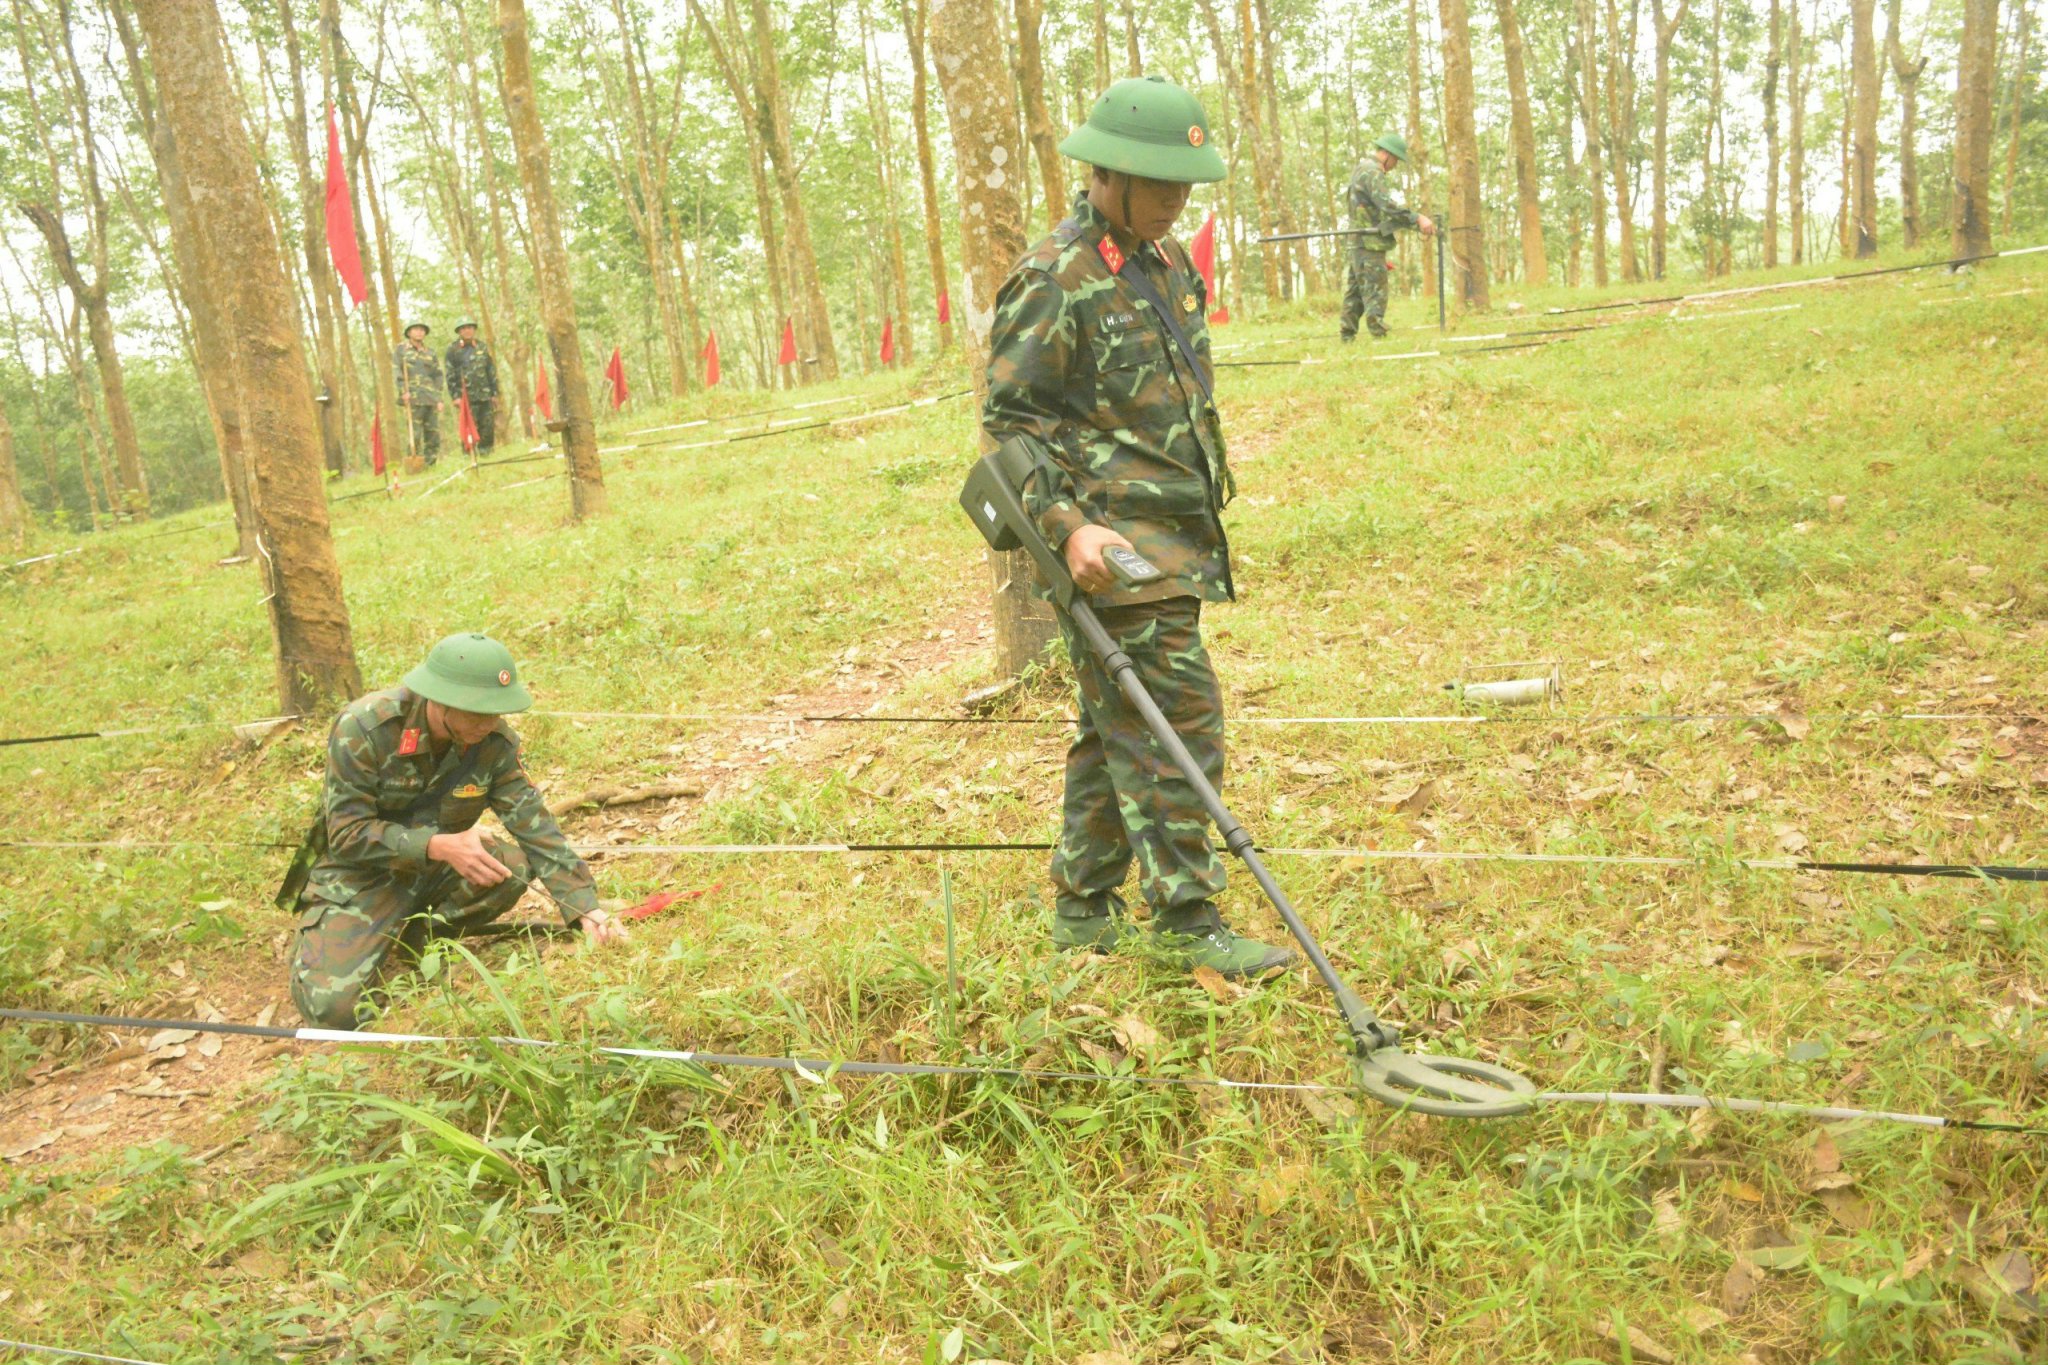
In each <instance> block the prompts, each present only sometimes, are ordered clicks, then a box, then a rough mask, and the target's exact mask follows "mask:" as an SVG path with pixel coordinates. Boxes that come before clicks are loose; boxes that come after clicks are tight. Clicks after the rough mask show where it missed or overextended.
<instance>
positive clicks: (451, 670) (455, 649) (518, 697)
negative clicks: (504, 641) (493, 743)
mask: <svg viewBox="0 0 2048 1365" xmlns="http://www.w3.org/2000/svg"><path fill="white" fill-rule="evenodd" d="M405 685H406V687H408V688H409V689H411V690H412V691H413V692H415V693H417V694H418V695H419V696H422V697H425V698H426V699H427V700H428V701H437V702H440V703H441V705H443V706H452V707H454V708H455V709H456V710H458V711H474V712H476V713H477V714H478V715H484V716H503V715H509V714H510V713H512V712H514V711H524V710H525V709H526V708H527V707H529V706H531V705H533V698H532V697H531V696H529V695H527V691H526V684H524V683H522V682H520V681H519V670H518V668H517V667H516V666H515V665H514V664H513V662H512V651H511V650H509V649H507V648H505V646H503V645H501V644H499V643H498V642H497V641H496V640H493V639H492V638H491V637H490V636H488V635H478V634H476V633H474V632H469V631H465V632H464V633H462V634H460V635H451V636H449V637H448V638H447V639H445V640H443V641H442V642H441V643H440V644H438V645H435V646H434V647H433V648H432V649H430V650H428V651H427V658H426V661H425V662H424V663H422V664H421V665H420V666H419V667H418V668H415V669H414V670H413V671H412V672H410V673H408V674H406V675H405Z"/></svg>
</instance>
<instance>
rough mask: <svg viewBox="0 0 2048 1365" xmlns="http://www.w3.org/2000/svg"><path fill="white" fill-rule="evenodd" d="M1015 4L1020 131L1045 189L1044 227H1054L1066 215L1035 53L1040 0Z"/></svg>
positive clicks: (1062, 174)
mask: <svg viewBox="0 0 2048 1365" xmlns="http://www.w3.org/2000/svg"><path fill="white" fill-rule="evenodd" d="M1016 5H1017V90H1018V92H1019V93H1020V94H1022V95H1023V97H1024V128H1025V131H1026V133H1027V134H1028V135H1029V136H1030V138H1031V151H1032V155H1034V156H1035V157H1037V158H1038V178H1039V181H1040V182H1041V183H1042V184H1043V185H1044V186H1045V215H1046V225H1047V226H1048V227H1057V226H1059V222H1060V220H1061V219H1062V218H1065V217H1066V216H1067V186H1066V175H1065V168H1064V167H1063V166H1062V165H1061V164H1060V151H1059V138H1058V137H1057V136H1056V135H1055V134H1054V132H1053V127H1052V114H1051V112H1050V111H1049V110H1048V109H1047V108H1046V107H1045V66H1044V57H1043V55H1042V54H1041V52H1040V50H1039V29H1040V27H1041V26H1042V25H1043V23H1044V20H1045V3H1044V0H1016Z"/></svg>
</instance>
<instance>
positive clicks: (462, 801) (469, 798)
mask: <svg viewBox="0 0 2048 1365" xmlns="http://www.w3.org/2000/svg"><path fill="white" fill-rule="evenodd" d="M489 798H490V788H489V787H487V786H485V785H484V784H483V783H482V782H480V781H477V780H475V779H474V778H472V779H471V780H470V781H468V782H458V783H457V784H456V785H455V788H454V790H453V791H450V792H449V793H448V794H447V795H446V796H444V797H442V798H441V810H440V813H439V814H438V815H437V816H436V817H435V819H434V824H435V825H436V826H437V827H438V828H440V829H443V830H446V831H448V832H449V833H451V834H460V833H461V832H462V831H463V830H466V829H468V828H469V827H470V826H471V825H473V824H475V823H476V822H477V821H478V820H481V819H482V818H483V814H484V806H485V805H486V804H488V802H489Z"/></svg>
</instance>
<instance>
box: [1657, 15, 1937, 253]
mask: <svg viewBox="0 0 2048 1365" xmlns="http://www.w3.org/2000/svg"><path fill="white" fill-rule="evenodd" d="M1891 2H1892V4H1893V5H1894V6H1896V5H1897V4H1898V3H1899V0H1891ZM1792 3H1793V4H1795V5H1797V4H1798V3H1799V0H1792ZM1770 44H1771V46H1770V50H1769V52H1768V53H1766V54H1765V56H1764V166H1765V170H1764V269H1766V270H1770V269H1772V268H1774V267H1775V266H1776V265H1777V264H1778V178H1779V172H1780V171H1781V170H1782V169H1783V164H1784V149H1783V148H1782V147H1780V146H1779V142H1778V76H1779V73H1780V72H1781V71H1782V70H1783V69H1784V65H1785V4H1784V0H1771V37H1770ZM1660 131H1661V130H1660ZM1657 159H1658V160H1659V161H1662V160H1663V156H1662V154H1661V153H1660V154H1659V156H1658V158H1657Z"/></svg>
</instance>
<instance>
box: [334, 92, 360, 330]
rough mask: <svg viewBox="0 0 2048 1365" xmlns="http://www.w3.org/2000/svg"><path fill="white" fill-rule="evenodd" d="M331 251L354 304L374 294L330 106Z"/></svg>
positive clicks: (335, 123) (337, 127) (335, 271)
mask: <svg viewBox="0 0 2048 1365" xmlns="http://www.w3.org/2000/svg"><path fill="white" fill-rule="evenodd" d="M327 254H328V256H329V257H330V258H331V259H332V260H333V261H334V273H335V274H337V275H339V276H340V277H341V282H342V284H343V285H344V286H345V287H346V288H347V289H348V296H349V299H350V301H351V302H352V303H357V304H360V303H361V302H362V301H363V300H364V299H366V298H368V297H370V282H369V280H368V279H366V278H365V277H364V275H363V254H362V252H360V251H358V250H357V249H356V210H355V205H354V204H352V203H351V202H349V197H348V165H347V163H346V162H344V161H343V160H342V159H341V123H340V121H339V120H338V119H337V118H336V117H335V113H334V106H333V105H331V104H330V105H328V106H327Z"/></svg>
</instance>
